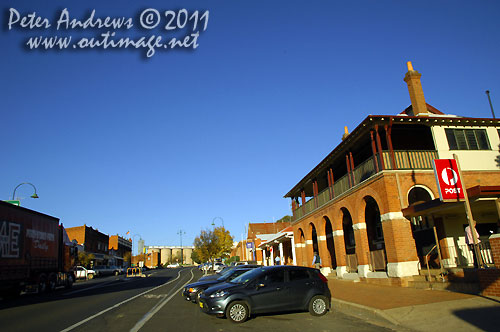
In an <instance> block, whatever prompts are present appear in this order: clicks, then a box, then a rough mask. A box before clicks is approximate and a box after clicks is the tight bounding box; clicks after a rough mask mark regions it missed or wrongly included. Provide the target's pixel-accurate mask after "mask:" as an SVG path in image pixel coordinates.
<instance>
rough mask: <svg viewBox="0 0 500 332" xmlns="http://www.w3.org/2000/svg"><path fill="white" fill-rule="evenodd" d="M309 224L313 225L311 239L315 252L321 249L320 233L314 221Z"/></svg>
mask: <svg viewBox="0 0 500 332" xmlns="http://www.w3.org/2000/svg"><path fill="white" fill-rule="evenodd" d="M309 226H310V227H311V240H312V247H313V253H314V252H317V251H319V248H318V233H317V232H316V227H315V226H314V224H313V223H310V224H309ZM311 257H312V256H311Z"/></svg>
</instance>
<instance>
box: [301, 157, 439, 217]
mask: <svg viewBox="0 0 500 332" xmlns="http://www.w3.org/2000/svg"><path fill="white" fill-rule="evenodd" d="M437 158H438V153H437V151H435V150H396V151H394V155H391V152H390V151H382V162H383V164H382V162H381V160H380V158H379V156H376V157H373V156H372V157H370V158H368V159H367V160H365V161H364V162H362V163H361V164H359V165H358V166H357V167H355V168H354V169H353V170H352V172H350V173H347V174H345V175H343V176H342V177H340V178H339V179H337V180H335V182H334V184H333V186H331V187H327V188H324V189H323V190H322V191H320V192H319V193H318V195H317V196H316V197H311V198H310V199H309V200H308V201H307V202H306V203H305V204H303V205H302V206H300V207H298V208H297V209H295V211H294V212H293V217H292V221H297V220H299V219H302V218H303V217H305V216H306V215H308V214H310V213H311V212H313V211H315V210H317V209H319V208H321V207H322V206H324V205H326V204H327V203H329V202H330V201H332V200H335V199H338V198H340V197H342V196H343V195H346V194H347V193H348V192H351V191H352V190H355V189H356V188H357V187H358V186H359V185H361V184H362V183H363V182H365V181H366V180H368V179H369V178H371V177H373V176H375V175H376V174H378V173H380V172H381V171H382V170H417V169H418V170H423V169H433V160H434V159H437Z"/></svg>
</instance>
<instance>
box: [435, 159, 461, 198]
mask: <svg viewBox="0 0 500 332" xmlns="http://www.w3.org/2000/svg"><path fill="white" fill-rule="evenodd" d="M434 175H435V176H436V183H437V186H438V190H439V196H440V198H441V201H443V202H457V201H463V200H464V199H465V196H464V189H463V186H462V180H461V179H460V172H459V170H458V166H457V161H456V160H455V159H434Z"/></svg>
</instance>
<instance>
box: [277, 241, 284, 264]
mask: <svg viewBox="0 0 500 332" xmlns="http://www.w3.org/2000/svg"><path fill="white" fill-rule="evenodd" d="M278 248H279V250H280V264H281V265H285V264H284V263H283V261H284V257H283V243H282V242H280V243H279V245H278Z"/></svg>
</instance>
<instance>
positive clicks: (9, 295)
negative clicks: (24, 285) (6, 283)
mask: <svg viewBox="0 0 500 332" xmlns="http://www.w3.org/2000/svg"><path fill="white" fill-rule="evenodd" d="M20 294H21V287H19V286H13V287H12V288H10V289H8V290H5V291H4V292H3V293H1V294H0V296H1V297H4V298H6V299H14V298H16V297H18V296H19V295H20Z"/></svg>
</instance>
